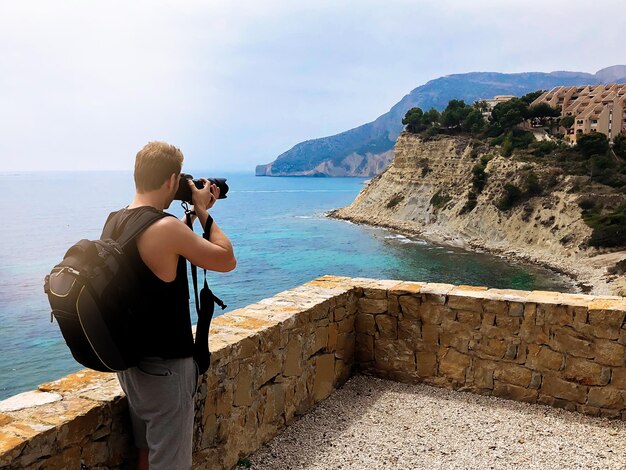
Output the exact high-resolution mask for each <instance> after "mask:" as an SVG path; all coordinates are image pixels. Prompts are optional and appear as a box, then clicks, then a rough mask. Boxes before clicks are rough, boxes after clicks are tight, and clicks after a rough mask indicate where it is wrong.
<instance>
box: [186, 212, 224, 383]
mask: <svg viewBox="0 0 626 470" xmlns="http://www.w3.org/2000/svg"><path fill="white" fill-rule="evenodd" d="M181 205H182V207H183V209H184V210H185V223H186V224H187V226H188V227H189V228H190V229H191V230H193V223H192V221H191V211H190V210H189V206H188V205H187V203H186V202H184V201H183V202H182V203H181ZM189 264H190V265H191V279H192V281H193V293H194V298H195V303H196V312H197V313H198V323H197V324H196V339H195V342H194V347H193V358H194V360H195V361H196V364H197V365H198V371H199V373H200V375H202V374H204V373H205V372H206V371H207V370H208V368H209V365H210V364H211V353H210V351H209V329H210V327H211V320H212V319H213V312H214V311H215V304H217V305H219V306H220V307H221V308H222V310H224V309H225V308H226V307H227V306H226V305H225V304H224V302H222V301H221V300H220V299H219V298H218V297H217V296H216V295H215V294H213V291H212V290H211V289H210V288H209V284H208V283H207V280H206V269H204V270H203V271H204V286H203V287H202V289H201V290H200V296H199V297H198V268H197V267H196V265H195V264H193V263H192V262H191V261H190V262H189Z"/></svg>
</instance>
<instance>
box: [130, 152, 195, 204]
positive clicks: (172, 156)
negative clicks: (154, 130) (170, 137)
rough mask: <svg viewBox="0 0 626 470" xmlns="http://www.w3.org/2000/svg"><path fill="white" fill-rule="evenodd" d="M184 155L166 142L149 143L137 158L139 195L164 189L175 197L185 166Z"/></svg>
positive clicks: (136, 181)
mask: <svg viewBox="0 0 626 470" xmlns="http://www.w3.org/2000/svg"><path fill="white" fill-rule="evenodd" d="M183 158H184V157H183V154H182V152H181V151H180V149H178V148H177V147H174V146H173V145H170V144H168V143H166V142H149V143H148V144H146V145H145V147H144V148H142V149H141V150H140V151H139V152H137V156H136V157H135V188H136V189H137V192H138V193H139V194H143V193H146V192H150V191H157V190H160V189H161V188H163V187H164V185H165V186H166V187H167V188H168V191H169V192H172V194H171V197H172V198H173V197H174V194H175V193H176V189H177V188H178V178H179V175H180V171H181V168H182V166H183ZM170 202H171V201H170Z"/></svg>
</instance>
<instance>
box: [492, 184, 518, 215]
mask: <svg viewBox="0 0 626 470" xmlns="http://www.w3.org/2000/svg"><path fill="white" fill-rule="evenodd" d="M522 194H523V193H522V190H521V189H520V188H518V187H517V186H515V185H514V184H511V183H507V184H505V185H504V194H503V195H502V198H500V199H499V200H498V201H497V202H496V207H497V208H498V209H500V210H501V211H508V210H509V209H511V208H512V207H514V206H515V205H516V204H517V203H518V202H520V201H521V200H522Z"/></svg>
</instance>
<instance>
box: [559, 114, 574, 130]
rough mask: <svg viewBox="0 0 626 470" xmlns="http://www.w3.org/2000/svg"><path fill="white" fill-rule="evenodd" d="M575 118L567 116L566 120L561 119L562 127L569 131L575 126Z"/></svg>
mask: <svg viewBox="0 0 626 470" xmlns="http://www.w3.org/2000/svg"><path fill="white" fill-rule="evenodd" d="M574 121H575V119H574V116H565V117H564V118H562V119H561V126H562V127H564V128H565V129H569V128H570V127H572V126H573V125H574Z"/></svg>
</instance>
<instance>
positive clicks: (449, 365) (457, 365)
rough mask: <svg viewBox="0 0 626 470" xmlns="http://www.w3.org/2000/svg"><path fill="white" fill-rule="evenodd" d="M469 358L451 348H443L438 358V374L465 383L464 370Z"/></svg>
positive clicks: (469, 360)
mask: <svg viewBox="0 0 626 470" xmlns="http://www.w3.org/2000/svg"><path fill="white" fill-rule="evenodd" d="M470 362H471V359H470V357H469V356H467V355H466V354H461V353H460V352H458V351H455V350H454V349H452V348H449V349H447V350H443V352H441V353H440V358H439V374H440V375H442V376H445V377H448V378H450V379H452V380H453V381H455V382H457V383H465V372H466V371H467V368H468V367H469V365H470Z"/></svg>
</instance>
